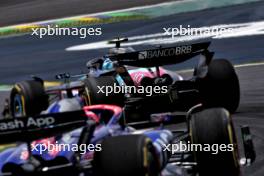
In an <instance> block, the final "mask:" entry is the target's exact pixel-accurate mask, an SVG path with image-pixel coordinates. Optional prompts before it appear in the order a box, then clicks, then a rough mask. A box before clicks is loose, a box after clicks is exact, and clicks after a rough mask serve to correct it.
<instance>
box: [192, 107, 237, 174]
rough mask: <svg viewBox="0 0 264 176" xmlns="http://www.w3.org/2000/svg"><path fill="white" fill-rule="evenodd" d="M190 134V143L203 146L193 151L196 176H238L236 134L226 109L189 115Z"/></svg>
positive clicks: (213, 109)
mask: <svg viewBox="0 0 264 176" xmlns="http://www.w3.org/2000/svg"><path fill="white" fill-rule="evenodd" d="M190 136H191V142H192V144H193V145H201V146H202V147H204V148H203V149H204V150H197V151H194V158H195V160H196V162H197V171H198V173H199V176H212V175H214V176H239V174H240V167H239V163H238V161H239V159H238V149H237V142H236V136H235V132H234V128H233V123H232V120H231V118H230V114H229V112H228V111H227V110H225V109H224V108H211V109H206V110H203V111H200V112H197V113H194V114H192V115H191V119H190ZM205 147H209V149H210V150H209V149H208V148H207V149H206V150H205Z"/></svg>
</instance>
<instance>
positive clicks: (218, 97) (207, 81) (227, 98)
mask: <svg viewBox="0 0 264 176" xmlns="http://www.w3.org/2000/svg"><path fill="white" fill-rule="evenodd" d="M199 87H200V88H199V89H200V92H201V95H202V99H203V104H204V105H205V106H206V107H224V108H226V109H227V110H228V111H229V112H231V113H234V112H235V111H236V109H237V108H238V106H239V101H240V88H239V80H238V77H237V74H236V72H235V69H234V67H233V65H232V64H231V63H230V62H229V61H228V60H226V59H216V60H213V61H212V62H211V63H210V64H209V67H208V73H207V75H206V77H205V78H203V79H200V80H199Z"/></svg>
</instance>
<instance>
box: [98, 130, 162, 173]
mask: <svg viewBox="0 0 264 176" xmlns="http://www.w3.org/2000/svg"><path fill="white" fill-rule="evenodd" d="M101 147H102V151H100V152H96V153H95V157H94V168H95V173H96V175H99V176H105V175H114V176H158V175H159V172H160V169H159V168H160V167H159V164H158V159H157V158H156V157H155V149H154V146H153V144H152V141H151V139H149V138H147V137H146V136H143V135H124V136H116V137H110V138H107V139H105V140H103V142H102V146H101Z"/></svg>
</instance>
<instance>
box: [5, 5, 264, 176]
mask: <svg viewBox="0 0 264 176" xmlns="http://www.w3.org/2000/svg"><path fill="white" fill-rule="evenodd" d="M263 9H264V2H258V3H251V4H245V5H238V6H232V7H226V8H219V9H209V10H203V11H199V12H192V13H184V14H178V15H172V16H167V17H160V18H156V19H151V20H140V21H133V22H122V23H116V24H103V25H99V27H102V30H103V35H102V36H98V37H89V38H86V39H79V38H78V37H46V38H44V39H38V38H36V37H34V36H30V35H24V36H18V37H12V38H4V39H0V60H1V64H0V83H1V84H12V83H14V82H16V81H21V80H24V79H26V78H27V77H28V75H31V74H35V75H39V76H42V77H44V78H47V79H51V78H53V75H54V74H56V73H60V72H64V71H66V72H70V73H79V72H80V71H85V62H86V61H87V60H89V58H93V57H97V56H100V55H102V54H104V53H105V52H106V50H105V49H102V50H91V51H76V52H66V51H65V48H67V47H69V46H72V45H78V44H83V43H89V42H95V41H100V40H105V39H111V38H113V37H116V36H128V37H129V36H134V35H143V34H151V33H156V32H162V28H163V27H171V26H173V25H180V24H182V25H188V24H190V25H192V26H194V27H199V26H206V25H215V24H225V23H227V24H229V23H244V22H251V21H259V20H263V19H264V12H263ZM263 44H264V36H263V35H259V36H247V37H239V38H227V39H221V40H212V45H211V47H210V49H211V50H213V51H215V52H216V57H218V58H219V57H221V58H229V59H230V61H231V62H232V63H235V64H238V63H245V62H249V61H250V62H252V61H263V58H264V54H263V48H264V47H263ZM140 47H141V46H137V47H136V48H140ZM144 47H146V46H144ZM185 66H186V65H185ZM185 66H183V67H181V69H182V68H185ZM236 71H237V73H238V76H239V79H240V84H241V103H240V107H239V109H238V112H237V113H236V114H234V116H233V119H234V122H235V126H236V130H237V134H238V136H239V133H240V130H239V126H241V125H246V124H248V125H249V126H250V127H251V132H252V134H253V139H254V144H255V148H256V152H257V160H256V162H255V163H254V164H253V165H252V166H251V167H247V168H243V173H244V175H250V176H263V175H264V137H263V134H264V94H263V93H264V66H263V65H259V66H248V67H241V68H237V69H236ZM216 93H217V92H216ZM6 95H7V92H2V93H1V94H0V99H2V100H3V98H4V97H5V96H6Z"/></svg>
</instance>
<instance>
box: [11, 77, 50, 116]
mask: <svg viewBox="0 0 264 176" xmlns="http://www.w3.org/2000/svg"><path fill="white" fill-rule="evenodd" d="M48 104H49V102H48V96H47V95H46V93H45V90H44V86H43V84H42V83H41V82H39V81H34V80H30V81H23V82H20V83H17V84H16V85H15V86H14V87H13V88H12V90H11V93H10V114H11V116H12V117H21V116H34V115H37V114H40V112H41V111H43V110H45V109H47V108H48Z"/></svg>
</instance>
